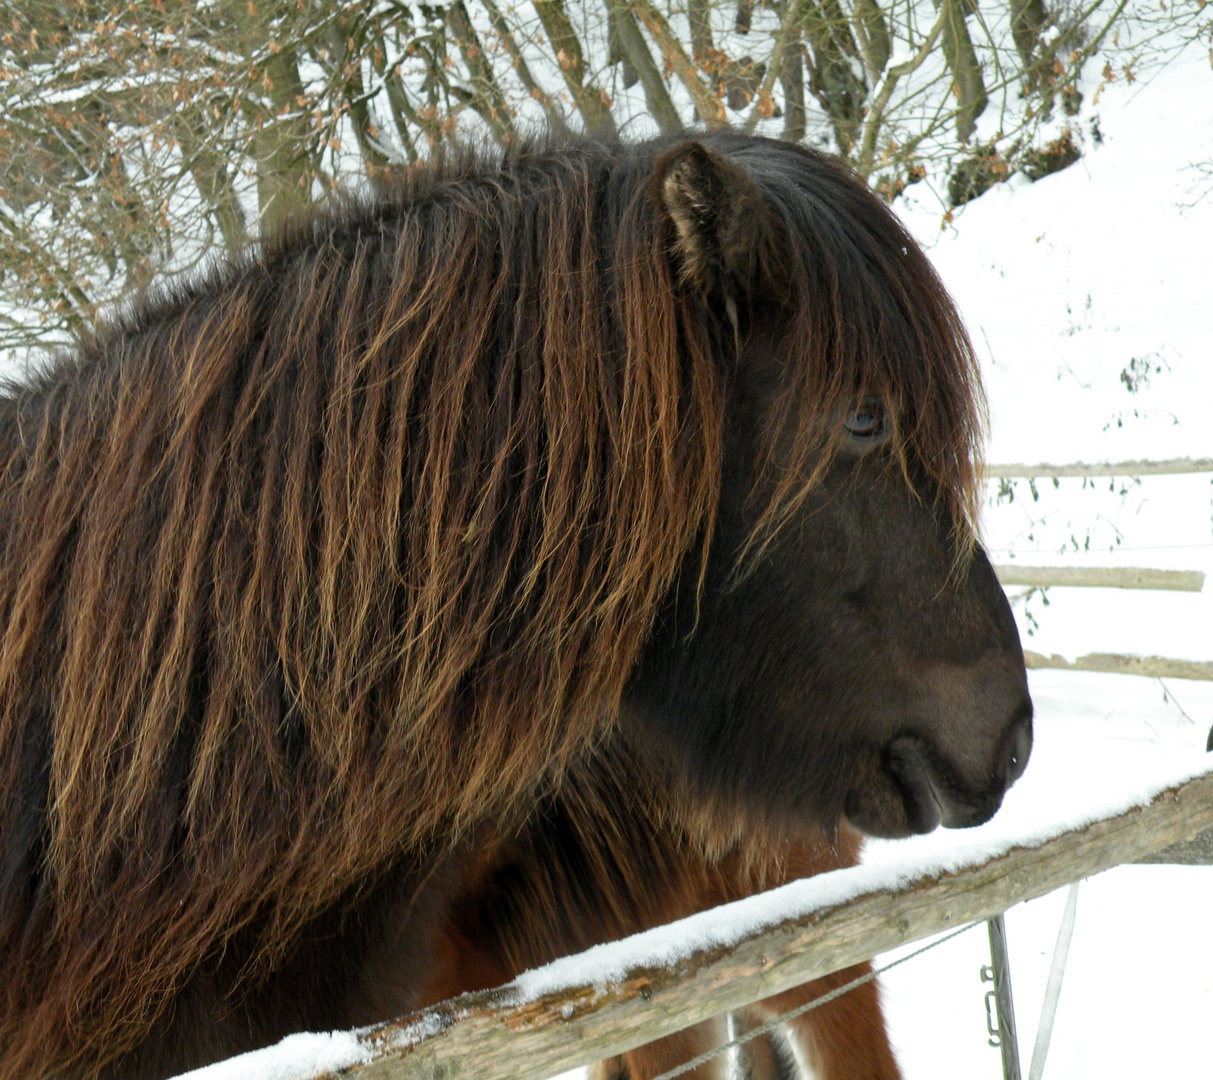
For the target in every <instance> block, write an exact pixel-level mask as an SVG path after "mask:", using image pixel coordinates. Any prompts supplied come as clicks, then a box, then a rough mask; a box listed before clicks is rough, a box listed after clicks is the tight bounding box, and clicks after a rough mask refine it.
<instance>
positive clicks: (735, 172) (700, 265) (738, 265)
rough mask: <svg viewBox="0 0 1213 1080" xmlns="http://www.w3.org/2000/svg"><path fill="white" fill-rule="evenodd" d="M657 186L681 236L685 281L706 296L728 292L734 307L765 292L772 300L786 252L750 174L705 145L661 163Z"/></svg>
mask: <svg viewBox="0 0 1213 1080" xmlns="http://www.w3.org/2000/svg"><path fill="white" fill-rule="evenodd" d="M656 179H657V183H658V187H659V191H660V195H661V203H662V206H663V207H664V208H665V211H666V213H667V214H668V215H669V218H670V221H671V222H672V223H673V226H674V231H675V234H676V236H677V240H676V241H675V245H674V252H675V261H676V262H677V264H678V270H679V273H680V275H681V277H682V279H683V280H684V281H685V282H687V284H689V285H691V286H693V287H695V288H698V289H700V290H702V291H703V292H704V293H710V292H718V293H723V294H724V296H725V298H726V301H729V302H736V301H737V300H743V299H747V298H748V297H750V296H752V295H754V294H755V293H756V292H758V291H765V292H767V293H768V294H769V291H770V289H771V287H773V286H776V282H777V281H778V279H779V278H780V277H781V276H782V275H781V274H780V273H779V270H778V265H779V262H780V260H779V258H778V252H779V250H780V248H781V247H782V245H781V244H780V243H779V233H778V229H777V227H776V223H775V221H774V219H773V215H772V214H771V212H770V210H769V209H768V208H767V205H766V203H765V202H764V200H763V198H762V194H761V193H760V192H759V190H758V186H757V185H756V184H755V183H754V181H753V180H752V179H751V178H750V176H749V174H748V173H746V172H745V170H744V169H742V168H741V167H740V166H737V165H734V164H733V163H732V162H730V161H727V160H726V159H725V158H723V157H721V156H720V155H718V154H714V153H712V152H711V151H710V150H708V149H706V148H705V147H704V146H703V145H702V144H701V143H699V142H688V143H684V144H683V145H682V146H678V147H676V148H675V149H673V150H671V151H670V152H669V153H668V154H666V155H665V156H664V157H662V158H661V159H660V160H659V161H658V163H657V176H656ZM775 291H776V292H780V291H782V290H780V289H778V288H776V290H775Z"/></svg>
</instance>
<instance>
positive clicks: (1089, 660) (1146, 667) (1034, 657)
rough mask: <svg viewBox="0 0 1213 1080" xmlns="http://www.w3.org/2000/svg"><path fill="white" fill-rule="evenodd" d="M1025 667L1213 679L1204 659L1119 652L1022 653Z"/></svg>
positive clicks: (1156, 676) (1211, 670) (1025, 651)
mask: <svg viewBox="0 0 1213 1080" xmlns="http://www.w3.org/2000/svg"><path fill="white" fill-rule="evenodd" d="M1023 660H1024V664H1025V665H1026V666H1027V667H1028V668H1033V669H1036V668H1053V669H1056V670H1058V671H1099V672H1104V673H1106V674H1111V675H1144V676H1146V677H1147V678H1150V679H1205V680H1209V681H1213V663H1210V662H1209V661H1208V660H1172V659H1171V658H1169V657H1166V656H1124V655H1121V654H1120V653H1087V655H1086V656H1080V657H1078V659H1077V660H1067V659H1066V658H1065V657H1064V656H1058V655H1057V654H1056V653H1054V654H1052V655H1051V656H1045V655H1043V654H1042V653H1037V652H1030V651H1028V650H1027V649H1025V650H1024V654H1023Z"/></svg>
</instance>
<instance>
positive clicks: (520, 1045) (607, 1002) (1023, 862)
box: [330, 773, 1213, 1080]
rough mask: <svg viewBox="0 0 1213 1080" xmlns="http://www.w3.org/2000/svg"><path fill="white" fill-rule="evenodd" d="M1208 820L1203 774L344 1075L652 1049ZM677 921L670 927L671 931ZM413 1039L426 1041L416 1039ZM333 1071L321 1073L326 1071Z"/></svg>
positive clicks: (468, 1007) (522, 1063) (532, 1004)
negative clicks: (1046, 834) (1033, 839)
mask: <svg viewBox="0 0 1213 1080" xmlns="http://www.w3.org/2000/svg"><path fill="white" fill-rule="evenodd" d="M1211 825H1213V773H1208V774H1205V775H1203V776H1199V777H1197V778H1196V779H1193V780H1189V781H1187V782H1186V783H1183V784H1180V785H1178V786H1176V787H1174V788H1171V789H1169V790H1167V791H1164V792H1162V793H1160V794H1159V795H1157V796H1156V797H1155V798H1154V799H1153V800H1152V801H1151V803H1150V804H1149V805H1148V806H1146V807H1142V808H1135V809H1131V810H1128V811H1125V812H1124V813H1121V814H1117V815H1115V816H1113V817H1109V818H1105V819H1103V820H1100V821H1096V822H1094V823H1092V824H1090V825H1087V826H1085V827H1083V828H1079V829H1074V830H1071V831H1069V832H1064V833H1061V834H1060V835H1057V836H1054V837H1052V838H1050V839H1047V840H1045V841H1043V842H1042V843H1040V844H1039V845H1037V846H1034V847H1015V848H1012V849H1011V850H1010V851H1008V852H1006V853H1005V854H1003V855H1001V856H999V857H997V858H994V859H991V860H989V861H987V862H984V863H982V864H980V865H975V866H971V867H967V868H964V869H961V870H959V871H956V872H952V873H943V874H940V875H938V876H924V877H922V878H919V879H918V880H916V881H913V882H912V883H910V884H909V885H906V886H904V887H902V888H901V889H899V890H897V891H895V892H886V891H874V892H870V893H867V894H865V895H863V896H860V897H858V898H855V899H853V900H850V901H848V902H847V903H844V904H839V905H836V906H832V907H831V906H823V907H821V908H819V909H817V910H813V911H811V912H810V913H808V914H804V915H801V916H799V917H797V918H794V919H787V920H785V921H784V922H782V923H780V924H778V925H775V926H771V927H767V928H765V929H762V930H760V931H753V932H751V933H749V934H746V935H744V936H742V937H741V939H740V940H738V941H737V942H736V943H734V944H732V945H729V946H715V947H708V948H701V949H698V950H694V951H691V952H690V953H689V954H688V955H687V957H686V959H685V960H684V961H681V962H680V963H678V964H676V965H675V966H674V967H673V968H672V969H667V968H636V969H634V970H631V971H629V972H628V973H627V976H626V977H625V978H623V979H621V980H620V981H619V982H617V983H613V984H611V985H607V986H594V985H578V986H571V987H569V988H567V989H563V990H560V991H557V992H553V993H549V994H546V995H544V996H542V997H540V998H538V999H537V1000H532V1001H520V1000H519V995H518V992H517V991H516V990H513V989H511V988H510V987H504V988H501V989H499V990H492V991H487V992H485V993H481V994H471V995H467V996H465V997H463V998H459V999H456V1000H455V1001H453V1002H448V1003H445V1004H443V1005H439V1006H436V1007H434V1008H432V1009H429V1010H426V1011H425V1012H423V1013H419V1014H416V1015H414V1016H411V1017H406V1018H404V1019H402V1020H399V1021H396V1022H394V1023H391V1024H385V1025H382V1026H381V1027H378V1028H376V1029H373V1030H371V1031H369V1032H367V1033H365V1034H364V1035H363V1036H362V1041H363V1045H364V1046H365V1047H366V1049H367V1052H368V1056H369V1057H370V1060H369V1062H368V1063H366V1064H362V1065H357V1066H352V1067H350V1068H348V1069H345V1070H342V1072H341V1075H342V1076H344V1077H348V1078H349V1080H455V1078H457V1077H475V1078H476V1080H507V1078H508V1080H543V1078H545V1077H550V1076H552V1075H553V1074H555V1073H559V1072H562V1071H564V1070H567V1069H572V1068H576V1067H577V1066H580V1065H586V1064H588V1063H590V1062H592V1061H596V1060H599V1059H601V1058H603V1057H606V1056H609V1055H611V1054H616V1053H619V1052H621V1051H623V1050H626V1049H629V1048H630V1047H634V1046H638V1045H641V1044H643V1043H646V1042H649V1041H651V1040H652V1039H655V1038H658V1037H660V1036H663V1035H667V1034H670V1033H672V1032H674V1031H677V1030H679V1029H681V1028H684V1027H687V1026H689V1025H691V1024H694V1023H697V1022H699V1021H701V1020H705V1019H707V1018H709V1017H712V1016H716V1015H719V1014H720V1013H722V1012H726V1011H728V1010H730V1009H735V1008H738V1007H740V1006H743V1005H746V1004H748V1003H750V1002H753V1001H756V1000H758V999H760V998H763V997H767V996H769V995H771V994H774V993H778V992H780V991H782V990H786V989H788V988H790V987H793V986H797V985H800V984H802V983H805V982H808V981H809V980H811V979H815V978H819V977H820V976H822V975H826V974H828V973H830V972H832V971H837V970H839V969H840V968H844V967H847V966H848V965H850V964H854V963H856V962H858V961H861V960H865V959H867V958H868V957H870V956H872V955H874V954H876V953H879V952H883V951H886V950H888V949H891V948H895V947H896V946H899V945H904V944H906V943H908V942H913V941H917V940H919V939H921V938H925V937H928V936H930V935H932V934H935V933H938V932H940V931H943V930H946V929H949V928H951V927H955V926H959V925H963V924H964V923H966V922H971V921H974V920H978V919H985V918H988V917H989V916H991V915H994V914H997V913H998V912H1001V911H1003V910H1005V909H1006V908H1007V907H1009V906H1011V905H1012V904H1015V903H1018V902H1019V901H1021V900H1028V899H1032V898H1034V897H1037V896H1042V895H1044V894H1045V893H1047V892H1050V891H1052V890H1053V889H1056V888H1059V887H1061V886H1062V885H1066V884H1069V883H1071V882H1074V881H1077V880H1079V879H1081V878H1084V877H1088V876H1090V875H1091V874H1095V873H1098V872H1100V871H1101V870H1106V869H1108V868H1109V867H1112V866H1116V865H1119V864H1120V863H1125V862H1131V861H1134V860H1136V859H1140V858H1141V857H1143V856H1146V855H1148V854H1149V853H1150V852H1152V851H1156V850H1158V849H1159V848H1162V847H1166V846H1168V845H1171V844H1175V843H1178V842H1181V841H1184V840H1187V839H1190V838H1191V837H1192V836H1194V835H1195V834H1196V833H1198V832H1200V831H1201V830H1202V829H1205V828H1208V827H1209V826H1211ZM677 925H678V924H674V926H675V927H676V926H677ZM419 1033H423V1034H422V1035H421V1037H418V1034H419ZM330 1075H331V1074H330Z"/></svg>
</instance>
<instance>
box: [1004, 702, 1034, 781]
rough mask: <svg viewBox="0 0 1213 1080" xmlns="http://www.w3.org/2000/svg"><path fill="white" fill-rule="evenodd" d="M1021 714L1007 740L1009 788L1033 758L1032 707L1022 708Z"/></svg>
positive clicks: (1025, 706)
mask: <svg viewBox="0 0 1213 1080" xmlns="http://www.w3.org/2000/svg"><path fill="white" fill-rule="evenodd" d="M1019 713H1020V716H1019V719H1018V720H1017V721H1016V722H1015V726H1014V727H1013V728H1012V729H1011V731H1010V734H1009V737H1008V739H1007V750H1006V759H1005V760H1006V776H1007V781H1006V785H1007V787H1010V786H1011V785H1012V784H1013V783H1015V781H1016V780H1018V779H1019V778H1020V777H1021V776H1023V771H1024V769H1026V768H1027V767H1028V758H1029V757H1031V756H1032V706H1031V705H1024V706H1022V707H1021V708H1020V710H1019Z"/></svg>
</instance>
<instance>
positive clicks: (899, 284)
mask: <svg viewBox="0 0 1213 1080" xmlns="http://www.w3.org/2000/svg"><path fill="white" fill-rule="evenodd" d="M722 144H723V147H724V149H726V151H728V152H731V153H732V154H733V155H735V157H736V158H737V159H738V160H740V161H741V162H743V163H744V165H745V167H746V168H747V170H748V172H749V173H750V175H751V176H752V177H753V178H754V180H755V182H756V183H757V184H758V186H759V187H760V189H761V190H762V192H763V194H764V197H765V199H766V200H767V203H768V205H769V206H770V207H771V208H772V210H773V212H774V213H775V215H776V217H777V219H778V220H779V222H780V226H781V227H780V233H781V236H782V237H783V241H784V243H783V246H784V250H783V252H782V254H781V258H780V262H779V272H780V273H781V274H782V275H783V280H782V281H781V282H780V292H781V293H786V297H781V304H780V306H781V308H782V311H783V316H782V320H781V321H782V328H783V329H782V334H781V336H780V338H779V339H778V341H777V342H776V345H775V349H776V352H777V354H778V356H779V357H780V361H781V363H782V366H783V370H784V372H785V383H784V386H783V393H782V396H781V398H780V400H779V401H778V402H777V404H776V407H775V408H774V409H773V410H772V411H771V412H770V414H769V416H768V422H767V437H766V439H765V444H764V448H763V451H762V457H761V460H762V463H763V471H764V482H763V483H761V484H760V485H759V486H758V488H757V489H756V492H755V495H756V497H757V498H759V499H760V500H762V503H761V506H760V508H759V511H758V512H757V515H756V516H757V521H758V523H757V525H756V527H755V529H754V533H753V536H752V537H751V541H750V544H749V545H748V548H747V554H748V555H749V556H751V557H752V556H753V555H754V554H755V553H756V552H758V551H761V549H762V548H763V547H764V546H765V545H766V544H768V543H769V542H770V540H771V538H772V537H773V535H774V534H775V533H776V532H777V531H778V529H779V528H780V527H781V526H782V525H783V524H784V523H785V522H786V521H787V520H788V519H789V518H790V517H791V515H792V514H793V513H794V512H795V510H796V508H797V506H799V505H800V503H801V502H802V501H803V499H804V497H805V496H806V494H807V493H808V492H809V491H810V490H811V489H812V488H813V486H814V485H815V484H816V483H817V482H819V481H820V479H821V478H822V476H823V475H824V473H825V471H826V470H827V469H828V467H829V465H830V462H831V461H832V459H833V455H834V453H835V452H836V451H837V449H838V446H839V445H840V442H841V440H842V438H843V428H842V426H841V424H840V420H841V419H842V418H843V417H844V416H845V415H846V414H847V413H848V412H849V411H850V410H852V409H854V408H855V407H856V406H857V405H858V404H860V403H861V402H862V401H864V400H865V399H867V398H876V399H879V400H880V401H881V402H883V403H884V406H885V410H886V415H887V418H888V420H889V422H890V423H892V425H893V433H892V450H893V453H892V455H891V457H890V461H891V463H892V464H893V465H894V466H895V467H897V468H899V469H900V470H901V471H902V473H903V474H904V475H905V476H906V478H907V481H909V480H911V478H912V477H917V478H918V480H917V481H916V487H917V490H918V491H919V494H920V495H923V496H924V497H926V498H928V499H931V500H934V501H935V502H937V503H938V504H939V505H940V508H941V509H942V511H943V512H944V513H945V514H946V515H947V517H948V518H949V519H950V521H951V524H952V528H953V533H954V539H955V541H956V551H957V556H958V558H959V559H961V560H963V559H964V558H965V557H966V556H967V555H968V554H969V553H970V552H971V550H972V546H973V544H974V542H975V539H976V526H977V510H978V483H979V468H980V460H981V453H982V447H983V442H984V433H985V425H986V413H985V398H984V393H983V390H982V385H981V379H980V374H979V371H978V365H977V361H976V358H975V356H974V353H973V349H972V345H971V343H970V341H969V338H968V335H967V332H966V330H965V328H964V325H963V322H962V320H961V318H960V315H959V313H958V312H957V310H956V308H955V305H954V304H953V302H952V300H951V298H950V297H949V295H948V293H947V291H946V289H945V287H944V286H943V284H942V282H941V281H940V280H939V277H938V275H937V274H936V272H935V270H934V268H933V267H932V266H931V264H930V262H929V260H928V259H927V258H926V256H925V255H924V254H923V252H922V250H921V249H920V248H919V247H918V245H917V243H916V242H915V241H914V240H913V239H912V238H911V237H910V236H909V234H908V233H907V232H906V230H905V228H904V226H902V225H901V223H900V222H899V221H898V220H897V218H896V217H895V215H894V214H893V213H892V211H891V210H890V209H889V208H888V207H887V206H885V205H884V204H883V203H882V202H881V201H880V200H878V199H877V198H876V197H875V196H874V195H872V194H871V193H870V192H868V191H867V190H866V189H865V188H864V187H863V185H862V183H861V182H860V181H859V180H858V179H857V178H856V177H855V176H854V175H853V174H852V173H851V172H850V171H849V170H848V169H847V167H846V166H845V165H843V164H842V163H841V162H839V161H838V160H837V159H834V158H831V157H828V156H826V155H824V154H819V153H816V152H813V151H810V150H806V149H804V148H801V147H791V146H788V145H786V144H779V143H773V142H769V141H753V140H751V141H745V142H741V141H739V140H737V139H736V137H735V136H729V135H726V136H723V137H722ZM923 481H925V484H926V490H925V491H924V490H922V486H923ZM743 561H744V560H743Z"/></svg>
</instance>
